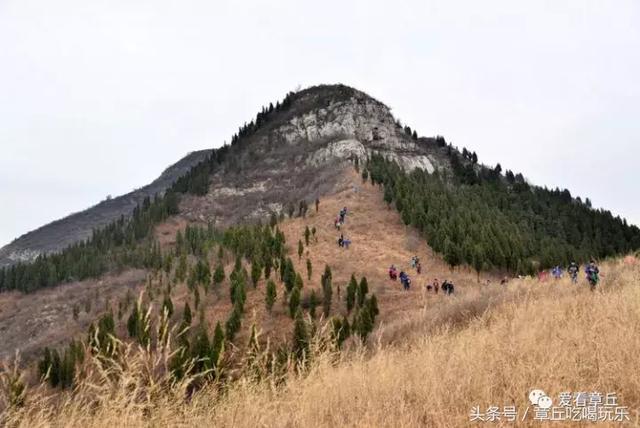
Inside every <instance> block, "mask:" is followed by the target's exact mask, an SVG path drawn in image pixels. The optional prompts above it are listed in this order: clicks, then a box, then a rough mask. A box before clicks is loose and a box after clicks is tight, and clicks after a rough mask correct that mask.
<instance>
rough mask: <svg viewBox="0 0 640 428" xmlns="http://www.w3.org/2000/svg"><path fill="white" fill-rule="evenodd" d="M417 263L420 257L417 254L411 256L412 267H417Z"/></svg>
mask: <svg viewBox="0 0 640 428" xmlns="http://www.w3.org/2000/svg"><path fill="white" fill-rule="evenodd" d="M419 263H420V259H419V258H418V256H413V257H411V267H412V268H413V269H415V268H417V266H418V264H419Z"/></svg>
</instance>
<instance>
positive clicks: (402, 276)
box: [400, 271, 411, 290]
mask: <svg viewBox="0 0 640 428" xmlns="http://www.w3.org/2000/svg"><path fill="white" fill-rule="evenodd" d="M400 282H401V283H402V288H403V289H405V290H408V289H409V287H411V280H410V279H409V275H407V274H406V273H405V272H404V271H402V272H400Z"/></svg>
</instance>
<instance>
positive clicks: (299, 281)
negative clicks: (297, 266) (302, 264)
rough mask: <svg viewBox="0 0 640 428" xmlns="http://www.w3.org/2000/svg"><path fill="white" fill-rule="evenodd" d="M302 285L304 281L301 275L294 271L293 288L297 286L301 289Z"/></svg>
mask: <svg viewBox="0 0 640 428" xmlns="http://www.w3.org/2000/svg"><path fill="white" fill-rule="evenodd" d="M303 286H304V281H303V280H302V276H301V275H300V273H298V272H296V282H295V284H294V288H299V289H301V290H302V287H303Z"/></svg>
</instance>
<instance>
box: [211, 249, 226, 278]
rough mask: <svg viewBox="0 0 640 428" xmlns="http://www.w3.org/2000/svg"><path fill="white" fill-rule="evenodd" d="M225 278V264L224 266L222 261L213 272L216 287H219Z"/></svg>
mask: <svg viewBox="0 0 640 428" xmlns="http://www.w3.org/2000/svg"><path fill="white" fill-rule="evenodd" d="M220 248H222V247H220ZM224 278H225V273H224V266H222V262H218V264H217V265H216V269H215V271H214V272H213V284H214V285H215V286H216V287H218V286H219V285H220V284H222V281H224Z"/></svg>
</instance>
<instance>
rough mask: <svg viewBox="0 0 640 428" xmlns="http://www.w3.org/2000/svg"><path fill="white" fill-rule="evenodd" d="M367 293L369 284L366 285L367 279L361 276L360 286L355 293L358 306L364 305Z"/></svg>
mask: <svg viewBox="0 0 640 428" xmlns="http://www.w3.org/2000/svg"><path fill="white" fill-rule="evenodd" d="M368 292H369V284H368V283H367V278H366V277H364V276H363V277H362V278H361V279H360V285H359V286H358V289H357V292H356V297H357V301H358V306H363V305H364V300H365V299H366V297H367V293H368Z"/></svg>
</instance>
